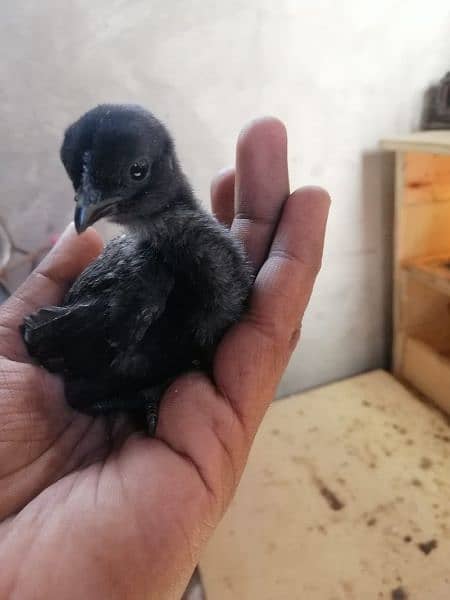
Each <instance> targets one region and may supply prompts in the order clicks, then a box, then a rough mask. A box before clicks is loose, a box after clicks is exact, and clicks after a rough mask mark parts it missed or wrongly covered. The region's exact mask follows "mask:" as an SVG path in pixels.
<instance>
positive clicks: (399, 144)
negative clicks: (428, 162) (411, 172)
mask: <svg viewBox="0 0 450 600" xmlns="http://www.w3.org/2000/svg"><path fill="white" fill-rule="evenodd" d="M381 147H382V148H384V149H385V150H394V151H396V152H431V153H435V154H450V130H443V131H418V132H416V133H410V134H407V135H399V136H394V137H390V138H385V139H384V140H382V141H381Z"/></svg>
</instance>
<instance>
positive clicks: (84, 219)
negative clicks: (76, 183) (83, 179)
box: [73, 192, 115, 233]
mask: <svg viewBox="0 0 450 600" xmlns="http://www.w3.org/2000/svg"><path fill="white" fill-rule="evenodd" d="M75 201H76V203H77V205H76V207H75V215H74V219H73V220H74V223H75V229H76V230H77V233H83V231H85V230H86V229H87V228H88V227H89V225H93V224H94V223H95V222H96V221H98V220H99V219H101V218H102V217H105V216H107V215H108V214H110V212H111V209H112V205H113V204H114V203H115V199H110V198H107V199H105V200H101V199H99V196H98V195H97V194H95V195H93V194H85V193H83V192H80V193H77V195H76V196H75Z"/></svg>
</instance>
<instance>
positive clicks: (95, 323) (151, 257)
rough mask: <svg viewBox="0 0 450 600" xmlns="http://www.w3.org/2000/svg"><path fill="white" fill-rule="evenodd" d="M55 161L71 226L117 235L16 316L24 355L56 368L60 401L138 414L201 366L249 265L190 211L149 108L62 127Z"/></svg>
mask: <svg viewBox="0 0 450 600" xmlns="http://www.w3.org/2000/svg"><path fill="white" fill-rule="evenodd" d="M61 159H62V162H63V163H64V166H65V168H66V170H67V173H68V174H69V177H70V179H71V180H72V183H73V186H74V189H75V192H76V195H75V201H76V209H75V218H74V221H75V226H76V229H77V231H78V233H81V232H82V231H84V230H85V229H86V228H87V227H88V226H89V225H91V224H92V223H94V222H95V221H97V220H98V219H100V218H101V217H107V218H108V219H110V220H111V221H113V222H115V223H119V224H121V225H124V226H125V227H126V229H127V233H126V234H124V235H122V236H120V237H117V238H115V239H113V240H112V241H111V242H109V243H108V244H107V246H106V247H105V249H104V251H103V252H102V254H101V255H100V256H99V258H98V259H97V260H95V261H94V262H93V263H92V264H91V265H90V266H88V267H87V268H86V269H85V270H84V271H83V273H82V274H81V275H80V276H79V278H78V279H77V280H76V281H75V283H74V284H73V286H72V287H71V289H70V290H69V292H68V293H67V295H66V297H65V299H64V302H63V305H62V306H52V307H48V308H43V309H41V310H39V311H38V312H37V313H35V314H33V315H30V316H29V317H27V318H26V319H25V321H24V324H23V326H22V333H23V338H24V340H25V343H26V345H27V348H28V351H29V353H30V354H31V356H33V357H34V358H36V359H37V360H38V361H39V362H40V363H41V364H42V365H44V366H45V367H46V368H47V369H48V370H50V371H53V372H59V373H62V374H64V378H65V390H66V396H67V400H68V402H69V404H70V405H71V406H72V407H73V408H75V409H77V410H79V411H82V412H85V413H89V414H91V415H96V414H107V413H114V412H126V413H129V414H133V415H134V416H136V417H138V418H139V419H143V418H144V417H145V418H146V421H147V425H148V429H149V432H150V434H153V433H154V430H155V428H156V422H157V414H158V406H159V399H160V397H161V395H162V393H163V392H164V390H165V389H166V388H167V386H168V385H169V384H170V382H171V381H172V380H173V379H174V378H175V377H176V376H177V375H179V374H180V373H183V372H185V371H188V370H191V369H193V368H194V369H195V368H200V369H204V370H208V369H209V368H210V365H211V360H212V357H213V354H214V350H215V347H216V345H217V343H218V341H219V340H220V338H221V337H222V335H223V334H224V332H225V331H226V329H227V328H228V327H229V326H230V325H231V324H233V323H234V322H236V321H237V320H238V319H239V317H240V315H241V313H242V311H243V310H244V307H245V303H246V299H247V296H248V293H249V289H250V285H251V279H252V278H251V271H250V268H249V265H248V263H247V261H246V259H245V256H244V253H243V250H242V248H241V247H240V245H239V243H238V242H237V241H236V240H235V239H234V238H233V237H232V236H231V235H230V233H229V232H228V231H227V230H226V229H225V228H224V227H222V226H221V225H220V224H219V223H218V222H217V221H216V220H215V219H214V218H213V217H212V216H211V215H209V214H208V213H206V212H205V211H204V210H203V209H202V208H200V206H199V204H198V202H197V200H196V199H195V197H194V195H193V193H192V190H191V188H190V186H189V183H188V181H187V179H186V177H185V176H184V175H183V173H182V171H181V169H180V166H179V164H178V161H177V158H176V154H175V150H174V145H173V142H172V139H171V137H170V135H169V133H168V131H167V130H166V128H165V127H164V126H163V125H162V124H161V123H160V122H159V121H158V120H157V119H156V118H155V117H154V116H153V115H152V114H151V113H149V112H147V111H146V110H144V109H142V108H140V107H138V106H128V105H101V106H98V107H96V108H94V109H93V110H91V111H89V112H88V113H86V114H85V115H84V116H82V117H81V118H80V119H79V120H78V121H76V122H75V123H74V124H73V125H71V126H70V127H69V128H68V129H67V131H66V132H65V136H64V142H63V144H62V147H61Z"/></svg>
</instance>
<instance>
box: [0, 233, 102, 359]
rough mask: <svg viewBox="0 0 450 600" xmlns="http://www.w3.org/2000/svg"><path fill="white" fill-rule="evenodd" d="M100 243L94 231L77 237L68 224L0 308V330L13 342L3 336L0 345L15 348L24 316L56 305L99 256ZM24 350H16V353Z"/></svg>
mask: <svg viewBox="0 0 450 600" xmlns="http://www.w3.org/2000/svg"><path fill="white" fill-rule="evenodd" d="M102 246H103V242H102V240H101V238H100V236H99V235H98V233H97V232H96V231H95V230H94V229H92V228H91V229H88V230H87V231H86V232H85V233H83V235H80V236H79V235H77V233H76V232H75V228H74V226H73V224H71V225H69V226H68V227H67V229H66V230H65V231H64V233H63V235H62V236H61V237H60V239H59V240H58V242H57V244H56V245H55V246H54V247H53V248H52V250H51V251H50V252H49V254H48V255H47V256H46V257H45V258H44V260H43V261H42V262H41V263H40V264H39V265H38V266H37V268H36V269H35V270H34V271H33V273H31V275H30V276H29V277H28V279H27V280H26V281H25V282H24V283H23V284H22V285H21V286H20V287H19V289H18V290H17V291H16V292H15V293H14V294H13V295H12V296H11V297H10V298H9V299H8V300H7V302H5V304H4V305H3V306H2V307H1V309H0V327H2V329H4V330H5V333H6V331H10V332H11V334H12V335H13V336H15V337H14V338H13V339H8V336H6V339H5V338H4V337H3V336H2V345H3V343H4V342H9V343H8V347H9V348H10V349H13V348H14V347H15V346H16V345H17V336H18V333H19V331H18V328H19V326H20V325H21V324H22V322H23V319H24V317H25V316H27V315H29V314H30V313H32V312H35V311H36V310H37V309H38V308H40V307H42V306H45V305H47V306H48V305H52V304H57V303H58V302H60V301H61V300H62V298H63V296H64V294H65V293H66V291H67V290H68V288H69V286H70V284H71V283H72V282H73V280H74V279H75V278H76V277H77V275H78V274H79V273H80V272H81V271H82V270H83V269H84V268H85V267H86V266H87V265H88V264H89V263H90V262H91V261H92V260H93V259H94V258H96V257H97V256H98V254H99V253H100V251H101V249H102ZM21 350H22V351H23V348H21V349H20V348H18V351H19V352H20V351H21Z"/></svg>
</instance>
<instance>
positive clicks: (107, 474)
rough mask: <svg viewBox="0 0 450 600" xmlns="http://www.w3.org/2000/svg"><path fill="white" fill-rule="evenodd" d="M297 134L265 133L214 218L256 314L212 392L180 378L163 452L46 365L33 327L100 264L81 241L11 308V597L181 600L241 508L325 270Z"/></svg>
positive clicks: (204, 382) (268, 128) (245, 150)
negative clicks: (296, 166) (239, 250)
mask: <svg viewBox="0 0 450 600" xmlns="http://www.w3.org/2000/svg"><path fill="white" fill-rule="evenodd" d="M286 145H287V142H286V131H285V129H284V126H283V125H282V123H280V122H279V121H277V120H275V119H273V118H266V119H261V120H258V121H254V122H252V123H251V124H250V125H249V126H248V127H247V128H246V129H244V131H243V132H242V133H241V135H240V137H239V140H238V144H237V156H236V169H235V170H234V169H229V170H227V171H225V172H222V173H221V174H220V175H219V176H218V178H216V180H215V181H214V182H213V185H212V188H211V196H212V205H213V211H214V212H215V214H216V215H217V216H218V218H219V219H221V220H222V221H223V222H224V223H226V224H227V225H228V226H230V227H231V229H232V231H233V232H234V233H235V234H236V235H237V236H239V237H240V238H241V239H242V240H243V241H244V243H245V247H246V249H247V252H248V255H249V257H250V259H251V261H252V263H253V265H254V268H255V272H256V273H257V277H256V280H255V284H254V288H253V292H252V296H251V306H250V309H249V311H248V313H247V314H246V315H245V316H244V317H243V319H242V320H241V322H239V323H238V324H237V325H235V326H234V327H233V328H232V329H231V330H229V332H228V333H227V334H226V336H225V337H224V339H223V341H222V343H221V344H220V346H219V349H218V351H217V355H216V358H215V366H214V381H212V380H210V379H208V378H207V377H206V376H204V375H201V374H188V375H184V376H183V377H180V378H179V379H178V380H177V381H176V382H174V384H173V385H172V386H171V388H169V390H168V391H167V393H166V395H165V397H164V399H163V402H162V407H161V413H160V422H159V426H158V431H157V435H156V438H154V439H149V438H148V437H146V436H144V435H143V434H140V433H136V432H134V431H133V430H132V429H131V427H130V426H129V425H128V423H126V422H125V421H122V420H119V421H117V422H116V423H115V425H114V427H113V431H112V434H111V427H110V426H108V423H107V422H106V421H105V419H104V418H103V417H97V418H92V417H89V416H86V415H82V414H79V413H76V412H74V411H73V410H72V409H70V407H68V406H67V404H66V402H65V399H64V395H63V385H62V382H61V380H60V379H59V378H58V377H56V376H54V375H51V374H49V373H47V372H46V371H45V370H44V369H42V368H40V367H37V366H35V365H33V363H32V361H31V360H30V358H29V356H28V355H27V352H26V349H25V347H24V345H23V342H22V340H21V337H20V335H19V332H18V326H19V324H20V323H21V322H22V320H23V317H24V316H25V315H27V314H29V313H30V312H33V311H35V310H36V309H37V308H39V307H41V306H43V305H48V304H54V303H57V302H58V301H60V300H61V299H62V297H63V295H64V292H65V291H66V290H67V288H68V286H69V285H70V282H71V281H73V279H74V278H75V277H76V276H77V274H78V273H79V272H80V271H81V270H82V269H83V268H84V267H85V266H86V265H87V264H88V263H89V262H90V261H91V260H92V259H93V258H94V257H95V256H97V254H98V253H99V252H100V250H101V247H102V242H101V240H100V238H99V236H98V235H97V233H96V232H95V231H94V230H92V229H89V230H87V232H86V233H84V234H82V235H81V236H77V235H76V233H75V232H74V229H73V226H71V227H69V228H68V229H67V230H66V232H65V233H64V235H63V236H62V239H61V240H60V242H59V243H58V245H57V246H56V247H55V248H54V249H53V251H52V252H51V253H50V254H49V255H48V257H47V258H46V259H45V260H44V261H43V263H42V264H41V265H40V266H39V267H38V268H37V270H36V271H35V272H34V273H33V274H32V275H31V276H30V277H29V278H28V280H27V281H26V282H25V283H24V284H23V285H22V287H21V288H20V289H19V290H18V291H17V292H16V294H15V295H14V296H13V297H12V298H11V299H10V300H9V301H8V302H7V303H6V304H4V305H3V306H2V308H1V309H0V328H1V335H0V354H1V358H0V378H1V386H0V520H1V522H0V564H1V569H0V597H1V598H13V599H14V598H17V599H21V600H22V599H28V598H33V599H40V598H64V599H70V598H96V599H101V598H105V599H106V598H107V599H114V598H121V599H123V598H126V599H134V598H136V599H137V598H144V597H145V598H148V599H153V598H155V599H158V600H165V599H178V598H180V597H181V595H182V593H183V591H184V589H185V587H186V585H187V582H188V580H189V577H190V575H191V573H192V571H193V569H194V567H195V565H196V564H197V562H198V560H199V556H200V554H201V552H202V550H203V548H204V546H205V543H206V542H207V540H208V538H209V537H210V535H211V534H212V532H213V531H214V528H215V527H216V526H217V524H218V522H219V520H220V518H221V516H222V515H223V513H224V511H225V510H226V508H227V506H228V505H229V503H230V501H231V498H232V496H233V494H234V492H235V489H236V486H237V484H238V482H239V479H240V477H241V474H242V471H243V469H244V466H245V463H246V460H247V456H248V453H249V450H250V447H251V444H252V441H253V438H254V436H255V434H256V431H257V429H258V426H259V424H260V422H261V420H262V418H263V416H264V413H265V411H266V409H267V407H268V406H269V404H270V402H271V400H272V399H273V397H274V393H275V389H276V386H277V384H278V382H279V380H280V377H281V375H282V374H283V371H284V369H285V367H286V365H287V362H288V360H289V357H290V355H291V353H292V351H293V349H294V347H295V345H296V343H297V341H298V338H299V334H300V325H301V320H302V316H303V313H304V311H305V308H306V306H307V304H308V301H309V298H310V295H311V292H312V288H313V284H314V281H315V278H316V275H317V273H318V271H319V268H320V264H321V258H322V248H323V239H324V232H325V224H326V219H327V214H328V208H329V197H328V195H327V194H326V192H324V191H323V190H320V189H316V188H302V189H298V190H296V191H294V192H292V193H290V191H289V182H288V172H287V159H286Z"/></svg>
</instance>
